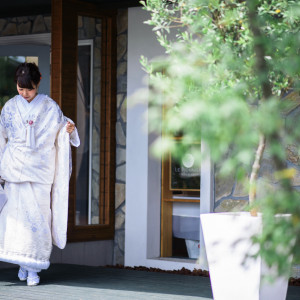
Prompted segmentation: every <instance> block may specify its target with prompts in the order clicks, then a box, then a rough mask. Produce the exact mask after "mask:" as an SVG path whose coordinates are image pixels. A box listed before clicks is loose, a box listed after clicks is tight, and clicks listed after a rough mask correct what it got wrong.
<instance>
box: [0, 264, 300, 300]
mask: <svg viewBox="0 0 300 300" xmlns="http://www.w3.org/2000/svg"><path fill="white" fill-rule="evenodd" d="M17 270H18V269H17V268H10V269H1V270H0V299H1V300H2V299H5V300H14V299H18V300H19V299H22V300H31V299H39V300H48V299H51V300H68V299H72V300H79V299H80V300H94V299H97V300H121V299H123V300H136V299H139V300H144V299H145V300H152V299H161V300H179V299H184V300H192V299H195V300H196V299H197V300H208V299H212V293H211V287H210V282H209V279H208V278H204V277H193V276H187V275H173V274H165V273H152V272H145V271H133V270H124V269H115V268H104V267H86V266H78V265H60V264H54V265H51V266H50V268H49V269H48V270H47V271H43V272H41V274H40V275H41V283H40V285H39V286H35V287H28V286H26V283H24V282H20V281H19V280H18V279H17ZM299 299H300V287H289V291H288V297H287V300H299Z"/></svg>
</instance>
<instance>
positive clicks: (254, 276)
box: [200, 212, 288, 300]
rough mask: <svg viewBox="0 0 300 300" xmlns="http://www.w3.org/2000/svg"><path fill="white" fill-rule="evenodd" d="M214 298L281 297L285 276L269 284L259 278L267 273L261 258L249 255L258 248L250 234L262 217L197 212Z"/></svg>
mask: <svg viewBox="0 0 300 300" xmlns="http://www.w3.org/2000/svg"><path fill="white" fill-rule="evenodd" d="M200 218H201V224H202V229H203V235H204V242H205V246H206V253H207V260H208V265H209V272H210V280H211V284H212V290H213V296H214V300H284V299H285V298H286V293H287V287H288V279H287V278H283V277H279V278H277V279H276V280H275V282H273V283H272V284H271V283H269V282H267V281H265V280H262V278H263V277H264V275H267V274H270V273H271V270H270V269H269V268H267V267H266V266H265V265H264V263H263V262H262V260H261V259H260V258H257V259H252V258H249V259H247V260H246V262H245V257H246V255H247V254H248V255H251V254H253V253H255V252H256V251H257V250H258V245H252V242H251V237H252V236H253V235H254V234H257V233H259V232H261V228H262V219H261V217H251V216H250V214H249V213H248V212H237V213H211V214H202V215H201V216H200Z"/></svg>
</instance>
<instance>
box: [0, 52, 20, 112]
mask: <svg viewBox="0 0 300 300" xmlns="http://www.w3.org/2000/svg"><path fill="white" fill-rule="evenodd" d="M19 64H20V62H19V60H18V58H17V57H14V56H2V57H0V107H3V106H4V104H5V102H6V101H7V100H9V99H10V98H12V97H13V96H15V95H16V93H17V89H16V84H15V82H14V77H15V71H16V68H17V66H18V65H19Z"/></svg>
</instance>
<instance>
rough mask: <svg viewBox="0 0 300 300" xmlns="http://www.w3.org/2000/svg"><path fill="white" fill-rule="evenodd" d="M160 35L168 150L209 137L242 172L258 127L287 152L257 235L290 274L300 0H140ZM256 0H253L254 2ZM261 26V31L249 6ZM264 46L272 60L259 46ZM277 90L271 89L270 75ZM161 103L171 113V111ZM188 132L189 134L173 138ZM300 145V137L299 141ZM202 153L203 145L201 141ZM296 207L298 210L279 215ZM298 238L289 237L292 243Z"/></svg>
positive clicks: (160, 99)
mask: <svg viewBox="0 0 300 300" xmlns="http://www.w3.org/2000/svg"><path fill="white" fill-rule="evenodd" d="M141 3H142V4H143V5H144V9H145V10H147V11H148V12H149V13H150V15H151V18H150V19H149V20H148V21H147V22H146V23H147V24H149V25H150V26H152V27H153V32H154V34H155V35H156V37H157V40H158V42H159V43H160V45H161V46H162V47H164V49H165V52H166V53H167V54H168V55H167V56H166V57H164V58H163V59H157V60H156V61H154V62H151V63H150V62H148V60H147V58H146V57H142V58H141V63H142V65H143V67H144V69H145V71H146V72H147V73H148V74H149V76H150V83H151V91H150V95H149V115H148V117H149V127H150V130H152V131H156V132H159V133H160V132H161V130H162V131H163V132H164V139H163V140H162V141H161V140H159V141H158V142H157V143H156V145H155V152H156V153H157V154H161V153H162V152H165V151H173V152H174V153H175V154H176V155H177V156H179V157H180V156H182V155H184V153H185V151H187V149H188V148H189V145H191V143H193V142H195V141H200V140H201V141H202V142H205V143H206V144H207V145H208V147H209V149H210V155H211V158H212V160H213V161H214V162H215V163H218V164H220V165H221V171H222V173H223V174H232V172H234V173H235V174H236V176H237V177H238V178H239V179H243V178H244V177H245V176H247V174H249V170H251V167H252V164H253V161H254V157H255V151H256V148H257V146H258V143H259V136H260V135H264V136H265V137H266V140H267V143H268V153H269V155H270V156H271V157H272V158H275V160H276V161H277V162H278V164H277V166H279V165H283V166H284V167H278V168H277V174H279V177H278V178H279V179H278V181H277V183H276V185H275V186H272V188H270V189H269V190H268V193H266V194H267V196H266V197H261V198H259V199H258V200H257V201H256V202H257V203H256V205H257V206H258V209H259V210H261V211H262V212H263V216H264V217H263V222H264V225H265V226H264V232H263V233H262V235H261V236H259V237H256V238H255V242H258V243H260V245H261V247H260V249H261V250H260V254H261V255H262V256H263V258H264V259H265V261H266V262H267V263H268V264H269V265H272V266H276V267H277V270H278V271H279V272H280V273H281V274H285V275H288V272H289V266H288V264H287V263H286V261H287V260H286V258H287V257H289V256H290V255H291V254H293V255H294V260H295V262H298V263H299V262H300V239H299V238H300V197H299V193H298V192H296V191H295V190H294V189H291V180H292V179H293V176H295V174H293V172H288V171H286V170H285V169H286V168H287V167H286V146H287V145H289V144H291V143H292V144H296V142H297V141H299V138H300V130H299V129H300V125H299V122H295V123H294V124H293V125H292V126H293V129H292V130H291V126H290V127H289V129H288V128H287V126H286V122H285V118H284V115H283V113H282V112H283V111H285V110H286V109H287V106H288V105H289V104H288V101H285V100H284V99H285V98H284V95H286V94H288V93H290V92H291V91H293V92H296V93H299V90H300V81H299V77H300V76H299V75H300V55H299V54H300V48H299V47H300V3H299V1H290V0H249V2H247V1H242V0H168V1H166V0H148V1H145V2H144V1H142V2H141ZM252 5H254V6H252ZM249 7H252V8H253V9H254V11H255V13H254V16H253V20H252V21H253V22H254V23H255V25H256V26H257V27H258V28H259V30H260V32H261V35H258V36H256V35H255V34H253V27H251V22H250V19H249V16H250V14H249V11H250V8H249ZM257 45H259V46H260V47H261V49H263V53H264V55H263V58H262V60H263V64H265V69H260V67H259V63H258V60H259V57H258V56H257V55H256V54H257V52H256V51H255V47H256V46H257ZM266 82H267V84H268V85H269V86H270V91H271V95H270V96H269V97H268V99H264V98H265V97H264V93H263V88H264V84H265V83H266ZM162 107H164V108H165V109H164V117H163V118H162ZM178 134H180V136H182V143H181V145H180V148H178V146H177V145H178V143H176V142H174V138H173V137H174V136H177V135H178ZM297 145H298V146H299V143H298V144H297ZM194 154H195V155H197V157H198V159H199V160H200V155H201V153H200V151H198V152H197V151H195V153H194ZM284 213H291V214H292V218H290V219H287V218H283V219H282V218H275V217H274V215H275V214H284ZM288 245H290V246H288Z"/></svg>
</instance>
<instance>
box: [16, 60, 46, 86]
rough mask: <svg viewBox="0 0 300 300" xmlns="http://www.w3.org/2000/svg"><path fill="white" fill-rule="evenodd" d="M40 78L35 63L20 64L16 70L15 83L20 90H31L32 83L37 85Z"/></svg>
mask: <svg viewBox="0 0 300 300" xmlns="http://www.w3.org/2000/svg"><path fill="white" fill-rule="evenodd" d="M41 78H42V76H41V73H40V71H39V68H38V67H37V65H36V64H35V63H22V64H20V65H19V66H18V67H17V69H16V73H15V83H17V84H18V86H19V87H20V88H23V89H33V86H32V83H34V84H35V85H38V84H39V82H40V81H41Z"/></svg>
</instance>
